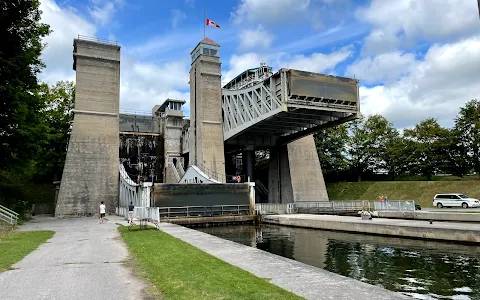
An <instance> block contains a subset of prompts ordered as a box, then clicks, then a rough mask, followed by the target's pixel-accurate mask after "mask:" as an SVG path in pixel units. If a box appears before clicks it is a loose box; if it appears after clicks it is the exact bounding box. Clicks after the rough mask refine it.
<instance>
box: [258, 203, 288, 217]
mask: <svg viewBox="0 0 480 300" xmlns="http://www.w3.org/2000/svg"><path fill="white" fill-rule="evenodd" d="M293 212H294V204H293V203H288V204H281V203H257V204H255V214H256V215H270V214H280V215H283V214H293Z"/></svg>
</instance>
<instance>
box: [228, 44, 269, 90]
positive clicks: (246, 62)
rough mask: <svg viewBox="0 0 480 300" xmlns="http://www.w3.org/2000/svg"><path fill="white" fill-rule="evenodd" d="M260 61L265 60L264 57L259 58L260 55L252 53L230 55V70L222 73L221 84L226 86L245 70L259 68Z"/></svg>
mask: <svg viewBox="0 0 480 300" xmlns="http://www.w3.org/2000/svg"><path fill="white" fill-rule="evenodd" d="M262 59H266V57H261V55H259V54H257V53H253V52H249V53H245V54H242V55H235V54H234V55H232V56H231V57H230V61H229V67H230V69H229V70H228V71H226V72H222V77H223V79H222V84H226V83H227V82H229V81H230V80H232V79H233V78H235V77H236V76H237V75H239V74H240V73H242V72H243V71H245V70H247V69H250V68H255V67H258V66H260V62H261V61H262Z"/></svg>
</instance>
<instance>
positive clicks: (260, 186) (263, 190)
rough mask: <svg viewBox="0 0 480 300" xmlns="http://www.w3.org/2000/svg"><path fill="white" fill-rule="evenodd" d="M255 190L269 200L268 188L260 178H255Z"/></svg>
mask: <svg viewBox="0 0 480 300" xmlns="http://www.w3.org/2000/svg"><path fill="white" fill-rule="evenodd" d="M255 190H256V191H257V193H258V194H259V195H261V196H262V198H264V199H266V200H268V190H267V188H266V187H265V186H264V185H263V183H262V182H261V181H260V180H258V179H257V180H255Z"/></svg>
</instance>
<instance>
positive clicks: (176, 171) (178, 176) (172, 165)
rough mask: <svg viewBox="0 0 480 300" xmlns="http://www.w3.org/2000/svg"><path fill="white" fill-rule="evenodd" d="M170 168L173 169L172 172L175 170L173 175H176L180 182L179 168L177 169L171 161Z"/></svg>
mask: <svg viewBox="0 0 480 300" xmlns="http://www.w3.org/2000/svg"><path fill="white" fill-rule="evenodd" d="M169 165H170V168H171V169H172V172H173V175H175V179H176V180H177V182H180V179H181V178H180V175H179V174H178V170H177V167H176V166H175V165H174V164H173V163H170V164H169Z"/></svg>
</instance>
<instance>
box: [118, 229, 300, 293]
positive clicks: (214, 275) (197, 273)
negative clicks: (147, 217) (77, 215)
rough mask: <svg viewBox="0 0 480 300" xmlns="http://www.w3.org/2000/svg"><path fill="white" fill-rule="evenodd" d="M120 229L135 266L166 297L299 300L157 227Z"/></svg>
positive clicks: (264, 280)
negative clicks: (130, 229) (150, 228)
mask: <svg viewBox="0 0 480 300" xmlns="http://www.w3.org/2000/svg"><path fill="white" fill-rule="evenodd" d="M119 231H120V233H121V235H122V237H123V239H124V241H125V242H126V244H127V246H128V249H129V251H130V254H132V256H133V257H134V262H133V264H135V267H136V269H137V270H138V271H139V272H140V273H141V275H142V276H143V277H144V278H145V279H146V280H147V281H149V282H150V283H152V284H153V285H155V286H156V288H157V289H158V291H159V292H160V293H161V294H162V295H163V296H164V297H165V298H167V299H188V300H190V299H302V298H300V297H298V296H296V295H294V294H292V293H290V292H288V291H286V290H284V289H281V288H279V287H277V286H275V285H273V284H271V283H269V282H268V281H267V280H266V279H262V278H259V277H256V276H255V275H252V274H251V273H249V272H247V271H244V270H242V269H240V268H237V267H235V266H232V265H230V264H228V263H226V262H224V261H222V260H220V259H218V258H216V257H214V256H212V255H210V254H207V253H205V252H203V251H201V250H199V249H198V248H195V247H193V246H192V245H190V244H187V243H185V242H183V241H181V240H179V239H177V238H174V237H172V236H171V235H169V234H166V233H164V232H162V231H160V230H156V229H152V230H132V231H129V230H128V228H127V227H125V226H119Z"/></svg>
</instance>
